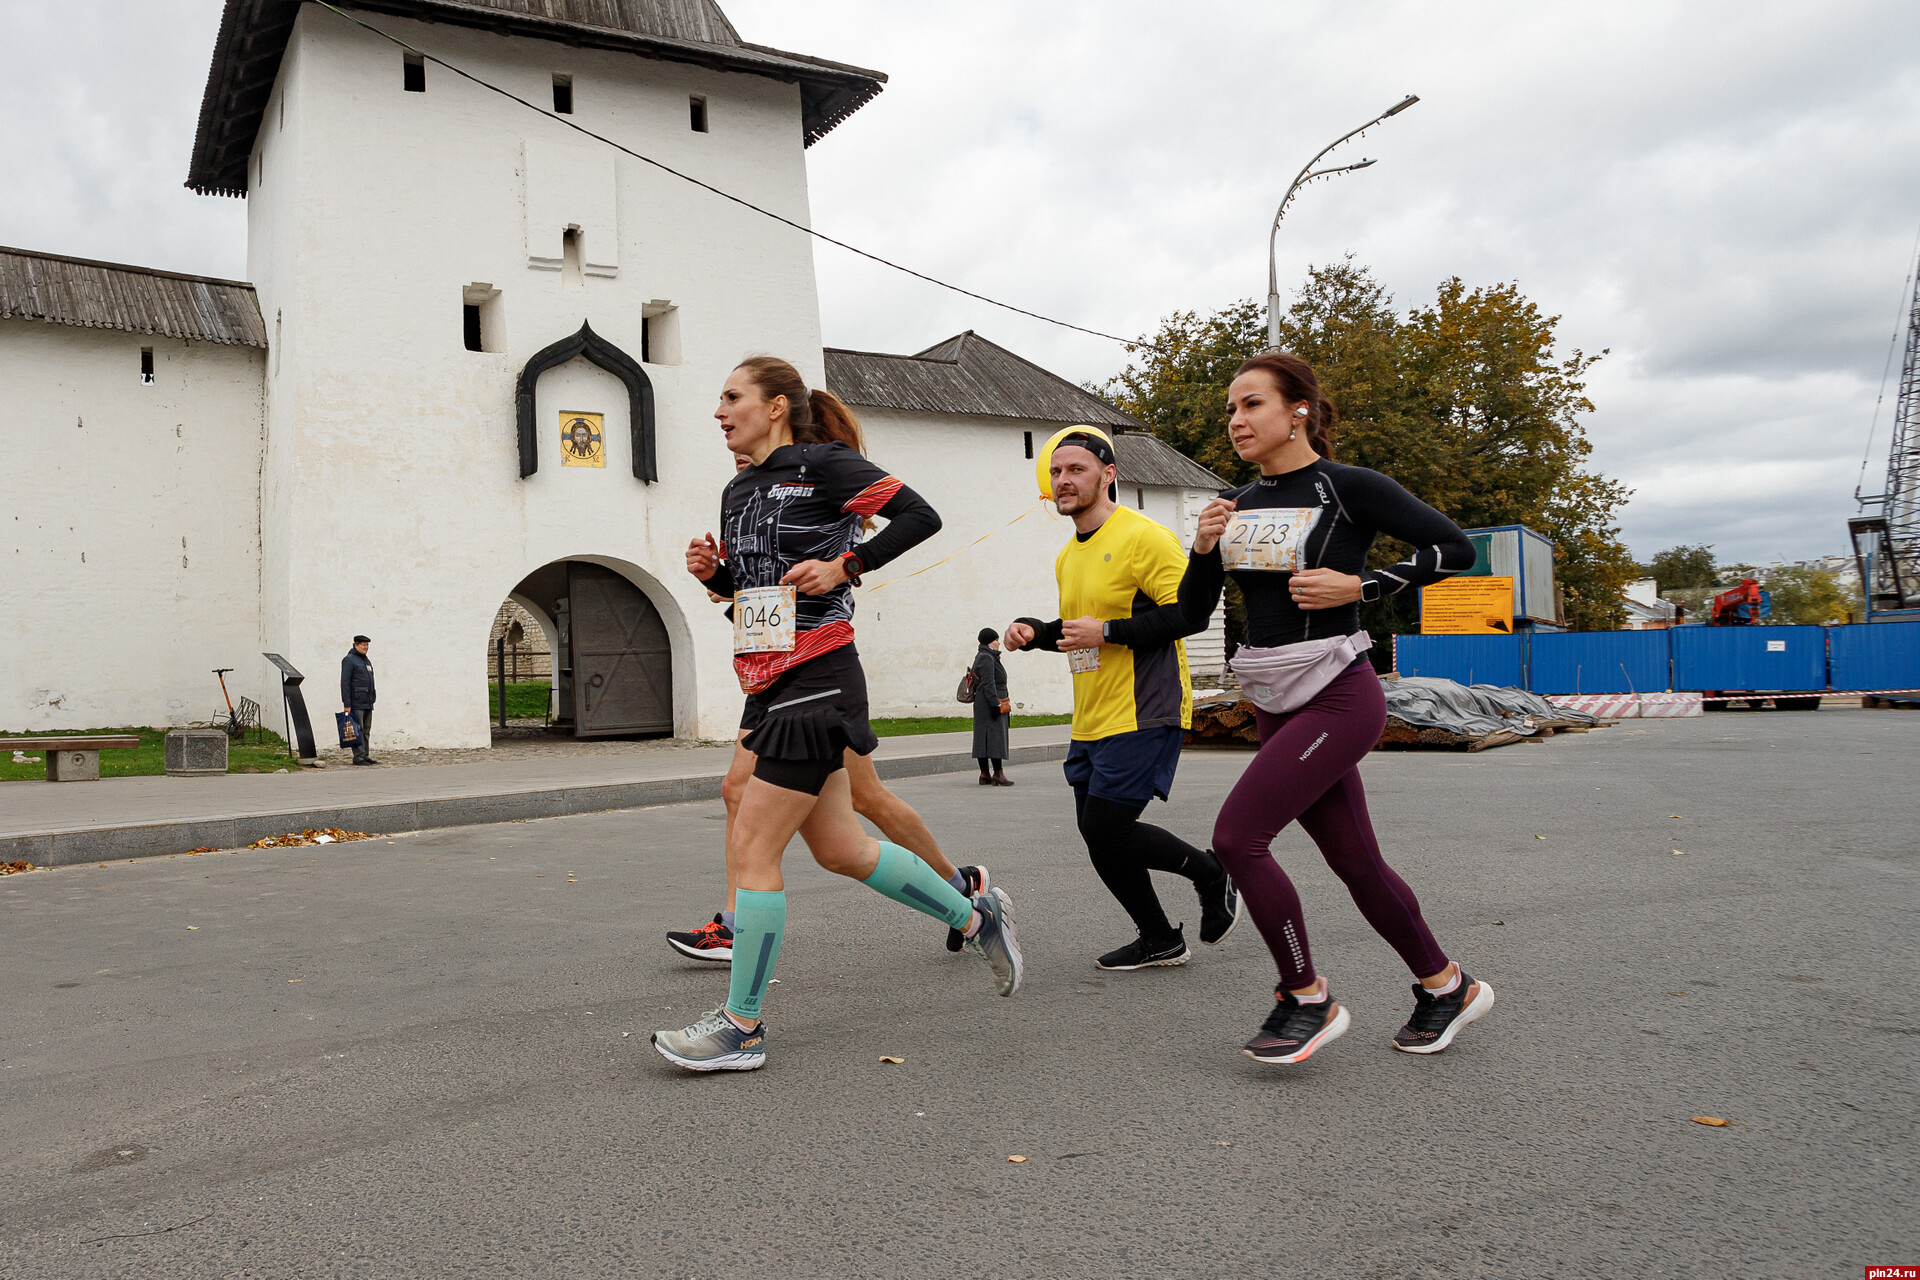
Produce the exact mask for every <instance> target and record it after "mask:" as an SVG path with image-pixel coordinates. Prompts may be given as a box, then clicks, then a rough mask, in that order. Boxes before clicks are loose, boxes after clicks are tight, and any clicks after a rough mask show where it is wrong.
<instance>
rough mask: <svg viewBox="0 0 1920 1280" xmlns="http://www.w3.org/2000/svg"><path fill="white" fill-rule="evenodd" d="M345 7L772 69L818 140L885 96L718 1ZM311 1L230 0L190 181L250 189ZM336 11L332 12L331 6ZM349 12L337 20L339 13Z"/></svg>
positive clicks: (348, 3)
mask: <svg viewBox="0 0 1920 1280" xmlns="http://www.w3.org/2000/svg"><path fill="white" fill-rule="evenodd" d="M338 3H339V5H340V7H341V8H343V9H354V10H364V11H366V12H367V13H369V14H370V15H374V16H377V15H380V14H392V15H395V16H398V17H406V18H414V19H418V20H421V21H425V22H447V23H452V24H455V25H458V26H463V27H477V28H480V29H482V30H486V31H495V32H498V33H500V34H502V35H514V36H528V37H533V38H536V39H544V40H553V41H557V42H559V43H562V44H568V45H574V46H577V47H585V48H592V49H613V50H617V51H620V52H624V53H631V54H634V55H635V56H637V57H642V58H654V59H658V60H661V61H666V62H685V63H692V64H694V65H696V66H703V67H711V68H713V69H715V70H720V71H736V72H743V73H745V74H748V75H758V76H767V77H770V78H772V79H775V80H784V81H787V82H789V83H797V84H798V85H799V86H800V103H801V124H802V131H803V134H804V137H805V141H806V145H808V146H812V145H813V144H814V143H815V142H818V141H819V140H820V139H821V138H823V137H825V136H826V135H827V134H828V133H829V132H830V131H831V130H832V129H833V128H834V126H835V125H837V124H839V123H840V122H841V121H842V120H844V119H846V118H847V117H848V116H850V115H852V114H853V113H854V112H855V111H858V110H859V109H860V108H861V107H862V106H864V105H865V104H866V103H867V102H869V101H870V100H871V99H872V98H873V97H874V96H875V95H876V94H878V93H879V92H880V90H881V88H882V86H883V85H885V83H886V79H887V78H886V76H885V75H883V74H881V73H880V72H878V71H869V70H866V69H865V68H862V67H854V66H849V65H847V64H845V63H840V62H829V61H827V60H826V59H824V58H814V57H809V56H808V55H806V54H800V53H787V52H785V51H783V50H780V49H771V48H768V47H767V46H765V45H758V44H750V43H748V42H747V41H744V40H742V39H741V38H740V34H739V33H738V32H737V31H735V30H734V29H733V24H732V23H731V22H729V21H727V16H726V14H724V13H722V12H721V10H720V7H719V5H718V4H716V3H715V2H714V0H338ZM300 5H301V0H226V11H225V12H224V13H223V14H222V16H221V19H220V34H219V36H218V37H217V38H216V40H215V42H214V49H213V65H212V67H211V68H210V69H209V70H208V72H207V89H206V94H205V96H204V97H203V99H202V100H201V105H200V128H199V133H198V135H197V136H196V137H195V138H194V143H193V159H192V162H191V164H190V165H189V167H188V171H187V186H189V187H191V188H192V189H193V190H195V191H198V192H200V193H201V194H203V195H228V196H244V195H246V193H247V160H248V158H249V157H250V156H251V155H252V153H253V140H254V137H255V136H256V135H257V134H258V133H259V131H260V117H261V115H262V114H263V113H264V112H265V111H266V107H267V99H268V97H269V96H270V95H271V94H272V92H273V83H274V79H275V78H276V77H277V76H278V75H279V73H280V59H281V57H282V55H283V54H285V52H286V48H287V41H288V39H289V38H290V37H291V35H292V32H293V23H294V19H295V17H296V16H297V15H298V14H299V12H300ZM329 16H331V15H329ZM334 20H335V21H338V19H337V18H335V19H334Z"/></svg>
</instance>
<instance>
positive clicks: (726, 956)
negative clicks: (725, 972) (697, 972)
mask: <svg viewBox="0 0 1920 1280" xmlns="http://www.w3.org/2000/svg"><path fill="white" fill-rule="evenodd" d="M720 920H721V917H720V915H719V914H718V913H717V912H716V913H715V915H714V917H713V920H712V921H711V922H710V923H708V924H703V925H701V926H700V927H699V928H698V929H669V930H667V945H668V946H670V947H672V948H673V949H674V950H675V951H678V952H679V953H680V954H681V955H683V956H686V957H687V958H688V959H690V960H711V961H714V962H715V963H718V964H732V963H733V930H731V929H729V928H727V926H726V925H724V924H721V923H720Z"/></svg>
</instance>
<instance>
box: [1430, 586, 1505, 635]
mask: <svg viewBox="0 0 1920 1280" xmlns="http://www.w3.org/2000/svg"><path fill="white" fill-rule="evenodd" d="M1420 633H1421V634H1422V635H1429V636H1510V635H1512V634H1513V579H1512V578H1448V579H1447V580H1446V581H1445V582H1438V583H1435V584H1434V585H1433V586H1431V587H1425V588H1422V589H1421V592H1420Z"/></svg>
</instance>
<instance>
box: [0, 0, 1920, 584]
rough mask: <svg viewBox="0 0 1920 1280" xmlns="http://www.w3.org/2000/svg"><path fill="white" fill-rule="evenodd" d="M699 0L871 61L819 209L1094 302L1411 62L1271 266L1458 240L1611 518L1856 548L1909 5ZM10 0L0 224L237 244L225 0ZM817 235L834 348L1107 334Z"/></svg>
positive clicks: (948, 270)
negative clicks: (15, 57)
mask: <svg viewBox="0 0 1920 1280" xmlns="http://www.w3.org/2000/svg"><path fill="white" fill-rule="evenodd" d="M722 4H723V7H724V8H725V9H726V11H727V13H728V15H729V16H730V17H731V18H732V19H733V21H734V23H735V25H736V26H737V27H738V28H739V29H740V31H741V33H742V34H743V36H744V37H745V38H747V39H749V40H753V41H756V42H759V43H764V44H771V45H775V46H778V47H782V48H788V49H796V50H800V51H804V52H807V53H811V54H816V55H819V56H822V57H828V58H835V59H840V60H843V61H847V62H853V63H856V64H860V65H863V66H871V67H877V68H879V69H881V70H884V71H886V72H888V73H889V75H890V76H891V81H890V83H889V85H888V88H887V91H886V92H885V93H883V94H881V95H880V97H879V98H878V99H876V100H875V101H874V102H873V103H871V104H870V105H869V106H867V107H866V108H864V109H863V110H862V111H860V112H859V113H858V114H857V115H855V116H854V117H853V118H852V119H850V120H848V121H847V122H845V123H844V124H842V125H841V126H840V127H839V128H838V129H837V130H835V131H834V132H833V133H832V134H831V135H829V136H828V137H827V138H826V139H825V140H823V141H822V142H821V143H819V144H818V145H816V146H815V147H814V148H813V149H812V151H811V152H810V153H809V171H810V188H811V200H812V212H813V218H814V222H815V225H816V226H818V227H819V228H820V229H821V230H823V231H826V232H828V233H830V234H833V235H835V236H838V237H841V238H843V239H847V240H849V241H851V242H853V243H856V244H859V245H861V246H862V247H864V248H868V249H871V250H873V251H874V252H877V253H881V254H883V255H886V256H889V257H892V258H895V259H897V260H898V261H901V262H903V263H906V264H908V265H910V266H913V267H915V268H916V269H919V270H923V271H927V272H929V273H930V274H934V275H937V276H940V277H942V278H945V279H950V280H952V281H953V282H955V283H957V284H961V285H964V286H965V287H967V288H969V289H974V290H977V291H979V292H982V293H986V294H988V295H990V296H993V297H997V298H1002V299H1004V300H1006V301H1009V302H1013V303H1016V304H1018V305H1020V306H1023V307H1027V308H1030V309H1033V310H1036V311H1041V312H1044V313H1046V314H1049V315H1054V316H1058V317H1060V318H1062V319H1066V320H1070V321H1073V322H1074V323H1077V324H1083V325H1087V326H1088V327H1091V328H1096V329H1102V330H1106V331H1108V332H1112V333H1118V334H1122V335H1134V334H1140V333H1146V332H1149V331H1151V330H1152V329H1153V328H1154V326H1155V325H1156V323H1157V322H1158V320H1159V319H1160V318H1161V317H1162V316H1165V315H1167V314H1169V313H1171V312H1174V311H1177V310H1186V309H1200V310H1207V309H1212V308H1216V307H1220V306H1224V305H1226V304H1228V303H1231V302H1233V301H1235V300H1237V299H1240V298H1248V297H1258V296H1260V295H1263V294H1264V292H1265V287H1266V229H1267V223H1268V220H1269V219H1270V218H1271V217H1272V214H1273V207H1274V205H1275V204H1276V203H1277V202H1278V200H1279V198H1280V195H1281V193H1282V192H1283V191H1284V190H1285V188H1286V185H1287V183H1288V181H1289V180H1290V179H1291V178H1292V176H1293V174H1294V172H1295V171H1296V170H1297V169H1298V168H1299V166H1300V165H1301V164H1302V163H1304V162H1305V160H1306V159H1307V157H1309V156H1310V155H1312V153H1313V152H1314V151H1315V150H1316V149H1318V147H1320V146H1321V145H1322V144H1324V143H1325V142H1327V141H1329V140H1331V139H1332V138H1334V137H1336V136H1337V135H1339V134H1340V133H1342V132H1344V131H1345V130H1346V129H1348V128H1350V127H1351V126H1352V125H1354V124H1357V123H1358V122H1359V121H1361V120H1363V119H1365V118H1367V117H1368V116H1370V115H1371V114H1373V113H1375V112H1377V111H1380V110H1383V109H1384V108H1385V107H1387V106H1388V105H1390V104H1391V103H1393V102H1395V101H1397V100H1398V99H1399V98H1400V97H1401V96H1402V95H1403V94H1406V93H1409V92H1412V93H1418V94H1419V95H1420V96H1421V98H1422V101H1421V102H1420V104H1419V105H1418V106H1416V107H1414V108H1413V109H1412V110H1410V111H1408V112H1406V113H1404V114H1403V115H1401V116H1398V117H1396V118H1395V119H1394V120H1392V121H1391V122H1389V123H1388V124H1387V125H1385V126H1382V127H1381V128H1379V129H1378V130H1375V131H1373V132H1371V133H1370V134H1369V135H1368V136H1367V137H1366V138H1365V139H1357V140H1356V141H1355V142H1354V143H1353V144H1350V145H1349V146H1348V147H1347V148H1345V149H1344V150H1343V151H1341V152H1340V153H1337V154H1338V156H1339V157H1340V159H1342V160H1347V159H1354V158H1358V157H1359V156H1361V155H1367V156H1372V157H1375V158H1377V159H1378V160H1379V161H1380V163H1379V164H1378V165H1376V166H1375V167H1373V168H1371V169H1368V170H1365V171H1364V172H1361V173H1357V174H1351V175H1346V176H1343V177H1341V178H1337V179H1334V180H1331V181H1328V182H1325V183H1322V184H1318V185H1316V186H1314V187H1313V188H1311V189H1310V190H1308V191H1306V192H1305V193H1304V194H1303V195H1302V196H1301V198H1300V199H1299V200H1298V201H1297V202H1296V204H1295V207H1294V208H1293V210H1291V211H1290V212H1289V214H1288V216H1287V220H1286V223H1285V225H1284V227H1283V229H1282V231H1281V234H1280V237H1279V264H1280V273H1281V279H1282V282H1283V287H1291V285H1292V284H1293V283H1295V282H1297V281H1298V280H1299V279H1300V278H1301V276H1302V275H1303V274H1304V272H1305V270H1306V267H1307V266H1308V265H1309V264H1311V263H1318V262H1326V261H1330V260H1333V259H1335V258H1337V257H1338V256H1340V255H1341V254H1343V253H1346V252H1349V251H1350V252H1352V253H1354V254H1355V255H1356V256H1357V258H1358V259H1359V260H1360V261H1361V262H1364V263H1367V264H1369V265H1370V266H1372V267H1373V269H1374V270H1375V272H1376V273H1377V274H1378V276H1379V277H1380V279H1381V280H1382V282H1383V283H1384V284H1386V286H1387V287H1388V288H1389V289H1390V290H1391V291H1392V293H1393V294H1394V296H1395V298H1396V301H1397V302H1398V304H1399V305H1401V306H1403V307H1411V306H1415V305H1419V304H1422V303H1424V302H1426V301H1428V300H1429V299H1430V298H1431V297H1432V295H1433V291H1434V288H1435V286H1436V285H1437V284H1438V283H1439V282H1440V281H1442V280H1443V279H1445V278H1447V277H1449V276H1453V275H1458V276H1460V277H1461V278H1463V279H1464V280H1465V281H1467V283H1468V284H1469V285H1477V284H1491V283H1494V282H1498V281H1513V282H1516V283H1517V284H1518V285H1519V286H1520V288H1521V289H1522V290H1523V291H1524V292H1525V293H1527V295H1528V296H1529V297H1531V298H1533V299H1534V300H1535V301H1536V302H1538V303H1539V304H1540V306H1541V307H1542V308H1543V309H1544V310H1546V311H1547V312H1548V313H1549V314H1554V315H1559V316H1560V317H1561V318H1562V319H1561V328H1560V335H1561V338H1562V341H1563V343H1564V344H1565V345H1566V346H1568V347H1572V346H1579V347H1582V348H1584V349H1586V350H1588V351H1598V350H1600V349H1602V348H1606V349H1608V350H1609V355H1608V357H1607V358H1606V359H1605V360H1604V361H1602V363H1601V364H1600V365H1598V366H1597V367H1596V368H1595V370H1594V371H1593V375H1592V382H1591V393H1592V397H1593V399H1594V401H1595V402H1596V404H1597V405H1598V411H1597V412H1596V413H1595V414H1594V415H1593V417H1592V418H1591V420H1590V421H1589V424H1588V425H1589V430H1590V433H1591V436H1592V438H1593V441H1594V445H1595V452H1594V460H1595V462H1596V464H1597V465H1599V466H1600V467H1601V468H1602V469H1603V470H1605V471H1606V472H1607V473H1608V474H1610V475H1613V476H1615V477H1618V478H1619V479H1621V480H1623V481H1624V482H1626V483H1627V484H1628V485H1629V486H1630V487H1632V488H1634V489H1635V490H1636V491H1637V494H1636V497H1635V499H1634V501H1633V502H1632V503H1631V504H1630V505H1629V506H1628V508H1627V509H1626V510H1625V512H1624V513H1623V520H1624V525H1625V530H1626V534H1627V537H1628V539H1629V542H1630V543H1631V545H1632V546H1633V547H1634V549H1635V551H1636V552H1638V553H1639V554H1641V555H1642V556H1647V555H1650V554H1651V553H1652V552H1654V551H1656V550H1658V549H1660V548H1661V547H1663V546H1667V545H1671V544H1673V543H1677V542H1695V541H1705V542H1712V543H1714V544H1715V545H1716V546H1717V547H1718V548H1719V549H1720V550H1721V552H1722V554H1723V555H1724V556H1726V557H1729V558H1738V559H1755V560H1770V559H1773V558H1775V557H1777V556H1787V557H1793V558H1798V557H1802V556H1810V555H1815V554H1824V553H1828V552H1834V551H1839V550H1843V549H1844V548H1845V545H1846V543H1845V528H1844V520H1845V517H1846V516H1847V515H1848V514H1850V513H1851V511H1852V509H1853V504H1852V501H1851V493H1852V488H1853V480H1854V477H1855V475H1856V474H1857V472H1858V467H1859V459H1860V451H1861V448H1862V446H1863V444H1864V441H1865V436H1866V430H1867V422H1868V419H1869V417H1870V416H1871V414H1872V409H1873V401H1874V397H1875V394H1876V392H1877V390H1878V385H1879V379H1880V370H1881V363H1882V361H1883V360H1884V358H1885V354H1886V349H1887V345H1886V344H1887V340H1888V337H1889V334H1890V331H1891V327H1892V325H1893V323H1894V321H1895V317H1896V312H1897V311H1898V310H1899V309H1900V307H1899V303H1900V299H1899V298H1898V297H1897V295H1898V294H1899V292H1900V288H1901V286H1900V279H1901V276H1902V273H1903V272H1904V271H1905V269H1906V263H1907V257H1908V254H1909V253H1910V251H1911V249H1912V246H1913V243H1914V233H1915V229H1916V227H1915V224H1916V221H1917V220H1920V113H1916V112H1915V111H1913V110H1912V107H1911V104H1912V103H1913V102H1914V101H1916V100H1920V59H1916V57H1915V50H1916V42H1915V41H1914V40H1913V38H1912V34H1911V26H1912V13H1911V9H1910V7H1909V6H1907V5H1904V4H1901V3H1899V0H1829V2H1828V3H1825V4H1821V5H1817V6H1815V5H1806V4H1803V3H1798V2H1797V0H1761V2H1757V3H1756V2H1743V3H1731V2H1726V0H1704V2H1696V3H1690V4H1686V5H1675V4H1672V3H1670V0H1618V2H1610V3H1601V2H1599V0H1569V2H1568V3H1562V4H1556V5H1540V4H1522V3H1518V2H1503V3H1494V2H1492V0H1462V2H1460V3H1455V4H1450V5H1432V4H1422V3H1415V2H1413V0H1383V2H1381V3H1373V4H1367V5H1351V4H1336V3H1332V2H1331V0H1304V2H1296V3H1289V4H1285V5H1246V4H1241V3H1228V0H1189V3H1186V4H1183V5H1179V6H1167V5H1164V4H1160V3H1153V4H1149V3H1145V2H1144V0H1100V2H1097V3H1096V2H1095V0H1055V2H1054V3H1049V4H1034V3H1032V0H974V3H970V4H968V5H964V6H961V5H947V6H922V5H906V4H901V3H900V2H899V0H805V2H802V0H722ZM4 13H5V16H4V17H3V18H0V24H3V25H0V30H3V31H4V33H5V35H6V36H7V39H8V44H9V46H10V47H13V48H42V49H60V48H68V49H85V50H87V51H88V54H87V59H86V61H85V63H84V64H81V63H77V62H75V61H73V60H71V59H67V58H60V57H47V58H39V59H33V60H28V61H24V62H21V63H20V64H19V65H17V66H16V67H15V68H14V70H13V72H12V73H11V74H10V77H9V78H8V80H7V81H6V82H5V83H3V84H0V112H3V113H4V115H3V116H0V118H4V119H5V120H6V121H7V123H8V130H7V133H6V134H5V135H4V142H0V146H4V147H5V154H4V159H5V160H6V162H7V171H8V173H9V174H10V175H23V176H24V180H16V181H14V182H12V183H9V184H8V185H7V187H6V188H5V189H4V190H3V191H0V242H5V243H12V244H24V245H28V246H30V247H34V248H44V249H50V250H54V251H58V252H68V253H77V254H81V255H83V256H96V257H107V258H116V259H120V260H125V261H133V262H143V263H148V264H151V265H155V266H165V267H171V268H174V269H177V270H187V271H200V272H205V273H208V274H214V275H229V276H232V275H240V274H243V273H244V271H245V261H244V251H243V248H242V246H243V245H244V234H245V223H244V208H243V206H242V205H241V204H240V203H239V202H237V201H224V200H217V199H207V198H203V197H195V196H192V195H190V194H188V193H186V192H185V191H184V190H182V189H181V187H180V185H179V184H180V181H181V179H182V178H183V176H184V174H185V169H186V160H187V152H188V148H189V146H190V144H191V141H192V134H193V128H194V123H195V120H196V118H197V114H198V109H199V97H200V91H201V88H202V86H203V83H204V77H205V69H206V65H207V60H208V57H209V55H210V52H211V49H212V40H213V34H214V30H215V28H216V27H217V24H218V19H219V4H218V3H217V0H144V2H143V3H142V4H141V5H138V6H128V5H125V4H122V3H116V2H114V0H73V2H71V3H68V4H65V5H61V6H57V7H55V6H38V5H32V6H30V5H10V6H7V7H6V9H5V11H4ZM82 65H84V68H85V73H84V74H83V75H76V74H75V68H76V67H78V66H82ZM816 264H817V269H818V274H819V278H820V286H821V301H822V310H823V314H824V320H825V331H826V335H827V340H828V341H829V342H831V343H834V344H836V345H843V346H853V347H863V348H868V349H876V350H891V351H911V350H918V349H920V348H922V347H924V346H927V345H929V344H930V343H933V342H935V341H938V340H939V339H941V338H944V337H947V336H949V335H950V334H952V333H954V332H957V331H958V330H960V329H966V328H973V329H977V330H979V331H981V332H982V333H984V334H986V335H988V336H989V337H992V338H993V339H995V340H996V341H999V342H1001V343H1003V344H1005V345H1007V346H1009V347H1011V348H1013V349H1014V350H1016V351H1019V352H1021V353H1022V354H1024V355H1026V356H1028V357H1029V358H1032V359H1034V360H1037V361H1039V362H1040V363H1042V364H1044V365H1047V366H1048V367H1049V368H1052V369H1054V370H1056V371H1057V372H1059V373H1061V374H1063V375H1064V376H1066V377H1068V378H1070V379H1072V380H1074V381H1081V380H1086V379H1103V378H1105V377H1106V376H1108V375H1110V374H1111V373H1113V372H1114V371H1115V370H1116V369H1117V368H1118V367H1120V365H1121V364H1122V363H1123V362H1124V360H1125V356H1124V353H1123V352H1122V351H1120V350H1119V349H1118V348H1117V347H1116V346H1115V345H1114V344H1112V343H1109V342H1104V341H1102V340H1099V339H1095V338H1089V337H1086V336H1084V335H1078V334H1074V333H1071V332H1068V331H1065V330H1061V329H1057V328H1054V327H1052V326H1049V325H1045V324H1042V323H1040V322H1038V321H1033V320H1028V319H1024V318H1022V317H1019V316H1015V315H1012V314H1010V313H1007V312H1003V311H999V310H996V309H994V308H991V307H987V306H985V305H983V304H980V303H977V302H973V301H970V300H968V299H964V298H960V297H958V296H956V295H953V294H950V293H946V292H944V291H941V290H937V289H935V288H933V287H931V286H929V285H926V284H923V283H920V282H917V281H914V280H911V279H909V278H907V277H904V276H900V275H898V274H897V273H893V272H889V271H886V270H885V269H883V268H880V267H877V266H874V265H872V264H869V263H864V262H862V261H860V260H859V259H856V258H853V257H851V256H850V255H847V254H845V253H843V252H841V251H840V250H836V249H833V248H831V247H826V246H821V247H819V248H818V249H817V251H816ZM1888 416H1889V414H1887V413H1885V412H1883V414H1882V424H1883V425H1882V428H1881V432H1880V437H1879V439H1880V445H1879V446H1878V447H1879V448H1880V449H1882V450H1883V451H1884V447H1885V445H1884V442H1885V439H1886V430H1885V425H1884V424H1885V421H1886V419H1887V417H1888ZM1884 466H1885V461H1884V452H1882V454H1881V456H1880V457H1879V458H1877V459H1875V460H1874V461H1873V463H1872V465H1871V466H1870V467H1869V471H1868V476H1869V484H1868V488H1869V491H1877V490H1878V488H1879V481H1880V477H1881V475H1882V474H1883V471H1884Z"/></svg>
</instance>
